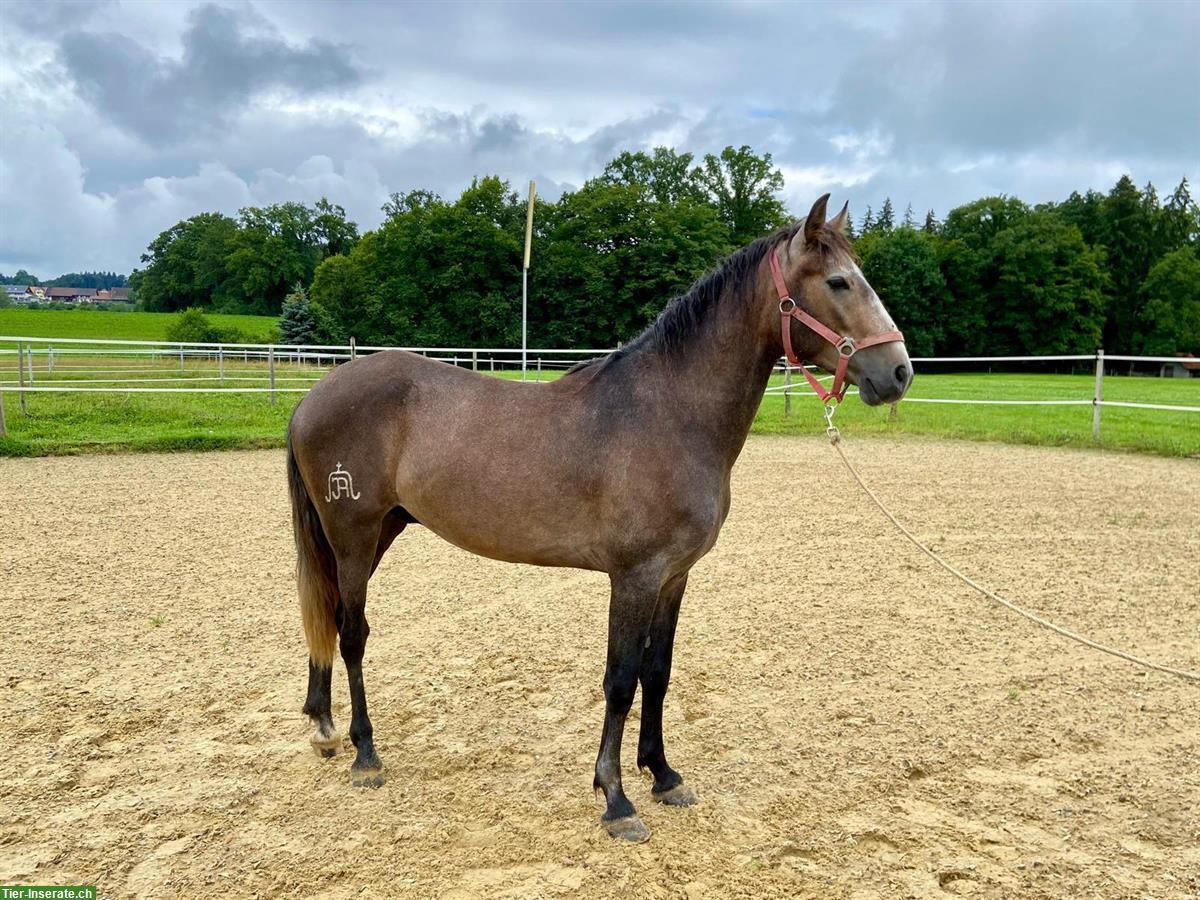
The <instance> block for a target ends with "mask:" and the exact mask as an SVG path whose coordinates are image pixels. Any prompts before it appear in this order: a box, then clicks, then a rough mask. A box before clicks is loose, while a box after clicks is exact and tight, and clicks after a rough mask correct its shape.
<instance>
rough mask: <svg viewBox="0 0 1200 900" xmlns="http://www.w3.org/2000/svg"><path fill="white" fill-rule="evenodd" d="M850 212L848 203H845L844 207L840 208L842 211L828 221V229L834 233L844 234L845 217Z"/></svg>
mask: <svg viewBox="0 0 1200 900" xmlns="http://www.w3.org/2000/svg"><path fill="white" fill-rule="evenodd" d="M849 212H850V201H849V200H847V201H846V205H845V206H843V207H842V211H841V212H840V213H838V214H837V215H836V216H834V217H833V218H832V219H830V220H829V227H830V228H832V229H833V230H834V231H840V232H841V233H842V234H845V233H846V217H847V215H848V214H849Z"/></svg>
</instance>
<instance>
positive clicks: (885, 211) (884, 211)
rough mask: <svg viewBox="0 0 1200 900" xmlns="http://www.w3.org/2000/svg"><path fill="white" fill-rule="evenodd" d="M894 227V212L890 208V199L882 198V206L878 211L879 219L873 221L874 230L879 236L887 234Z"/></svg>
mask: <svg viewBox="0 0 1200 900" xmlns="http://www.w3.org/2000/svg"><path fill="white" fill-rule="evenodd" d="M895 227H896V211H895V210H894V209H893V208H892V198H891V197H884V198H883V206H882V207H881V208H880V210H879V217H878V218H877V219H876V220H875V230H876V231H878V232H879V233H881V234H888V233H890V232H891V230H892V229H893V228H895Z"/></svg>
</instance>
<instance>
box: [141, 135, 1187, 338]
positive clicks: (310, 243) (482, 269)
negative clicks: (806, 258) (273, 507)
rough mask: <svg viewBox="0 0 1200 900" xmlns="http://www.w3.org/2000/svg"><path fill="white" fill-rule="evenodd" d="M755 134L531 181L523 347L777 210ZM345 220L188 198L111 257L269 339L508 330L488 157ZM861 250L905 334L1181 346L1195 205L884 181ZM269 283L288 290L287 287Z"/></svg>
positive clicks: (755, 232) (649, 299)
mask: <svg viewBox="0 0 1200 900" xmlns="http://www.w3.org/2000/svg"><path fill="white" fill-rule="evenodd" d="M782 188H783V177H782V174H781V173H780V171H779V170H778V168H776V167H775V166H774V164H773V162H772V159H771V156H770V154H763V155H758V154H755V153H754V152H753V151H752V150H751V148H749V147H745V146H743V147H741V148H737V149H735V148H733V147H729V148H726V149H725V151H723V152H722V153H721V154H718V155H711V154H710V155H707V156H705V157H703V158H701V159H697V158H695V157H693V156H692V155H691V154H689V153H680V152H677V151H675V150H672V149H669V148H657V149H656V150H654V151H653V152H650V153H646V152H636V153H634V152H625V153H622V154H620V155H619V156H617V157H616V158H615V159H614V160H612V161H611V162H610V163H609V164H608V165H607V166H606V167H605V168H604V170H603V172H602V173H601V174H600V175H599V176H598V177H596V178H593V179H591V180H589V181H587V182H586V183H585V184H584V185H583V186H582V187H581V188H579V189H578V190H576V191H570V192H567V193H565V194H563V195H562V196H561V197H560V198H558V199H557V200H556V201H546V200H538V201H537V206H536V211H535V219H534V223H535V235H534V261H533V267H532V269H531V271H530V288H529V290H530V304H529V341H530V346H534V347H576V348H578V347H611V346H614V345H615V344H616V343H617V342H618V341H625V340H629V339H630V338H632V337H633V336H635V335H636V334H637V333H638V332H639V331H641V330H642V329H643V328H644V327H645V326H646V324H647V323H648V322H650V321H651V320H652V319H653V318H654V317H655V316H656V315H657V314H658V312H659V311H660V310H661V309H662V307H663V306H664V304H665V303H666V302H668V301H669V300H670V299H671V298H672V297H674V296H677V295H678V294H680V293H682V292H683V291H685V290H686V289H687V287H688V286H689V285H690V284H691V283H692V282H693V281H695V279H696V278H698V277H699V276H700V275H702V274H703V273H704V272H705V271H706V270H707V269H708V268H710V267H711V266H712V265H713V264H714V263H715V262H716V261H717V260H719V259H720V258H721V257H723V256H725V255H726V254H728V253H730V252H732V251H733V250H734V249H736V248H737V247H739V246H742V245H743V244H745V243H747V242H749V241H750V240H753V239H754V238H756V237H759V236H760V235H762V234H765V233H768V232H770V231H771V230H773V229H774V228H777V227H779V226H781V225H783V224H785V223H786V222H787V221H789V219H790V216H789V215H788V211H787V210H786V209H785V207H784V204H783V202H782V201H781V199H780V192H781V190H782ZM383 211H384V213H385V215H386V219H385V221H384V222H383V224H382V225H381V226H380V227H379V228H378V229H376V230H374V231H369V232H367V233H366V234H364V235H362V236H360V235H359V234H358V229H357V227H356V226H355V224H354V223H353V222H349V221H347V220H346V218H345V213H344V211H343V210H342V209H341V207H338V206H335V205H333V204H330V203H329V202H328V201H326V200H321V201H319V202H318V203H317V204H316V205H315V206H313V207H307V206H304V205H303V204H297V203H286V204H279V205H276V206H272V207H268V208H266V209H256V208H247V209H244V210H242V211H241V213H240V214H239V217H238V218H237V219H231V218H229V217H226V216H222V215H220V214H216V213H205V214H202V215H200V216H195V217H193V218H192V219H188V220H187V221H185V222H180V223H179V224H178V225H176V226H175V227H174V228H172V229H169V230H168V231H166V232H163V234H161V235H160V236H159V237H158V238H157V239H156V240H155V241H154V242H153V243H152V244H151V245H150V247H149V248H148V251H147V253H146V254H145V255H144V256H143V262H144V263H145V267H144V268H142V269H140V270H137V271H135V272H134V274H133V275H132V276H131V278H130V283H131V285H132V286H133V287H134V289H135V292H136V293H135V296H136V297H137V299H138V301H139V304H140V306H141V308H145V309H187V308H191V307H198V308H202V309H211V310H214V311H220V312H251V313H260V314H269V315H279V314H281V313H282V318H281V323H280V330H281V334H282V336H283V339H284V340H295V341H305V340H307V341H320V342H326V341H328V342H337V343H342V342H345V341H347V340H348V339H349V338H350V337H354V338H356V339H357V340H358V341H359V342H360V343H372V344H391V345H407V346H459V347H469V346H502V347H503V346H507V347H511V346H516V345H518V344H519V343H520V327H521V326H520V306H521V300H520V269H521V256H522V245H523V240H524V236H523V233H524V222H525V200H524V198H522V197H520V196H519V195H518V194H517V193H516V192H515V191H513V190H512V189H511V187H510V186H509V184H508V183H507V182H505V181H502V180H501V179H499V178H496V177H491V176H489V177H483V178H477V179H475V180H474V181H473V182H472V183H471V185H470V186H469V187H467V188H466V189H465V190H464V191H463V192H462V194H461V195H460V196H459V197H458V198H457V199H453V200H449V199H444V198H442V197H439V196H437V195H436V194H434V193H431V192H429V191H424V190H416V191H412V192H409V193H406V194H393V195H391V197H390V198H389V199H388V200H387V202H386V203H385V204H384V206H383ZM853 230H854V232H855V233H854V235H853V240H854V244H855V249H856V252H857V253H858V255H859V257H860V260H861V264H862V268H863V271H864V273H865V274H866V276H867V278H868V280H870V282H871V283H872V284H873V285H874V286H875V288H876V290H877V291H878V292H879V294H880V296H881V297H882V299H883V301H884V303H885V304H886V305H887V306H888V308H889V310H891V312H892V313H893V315H894V317H895V319H896V321H897V323H898V324H899V326H900V327H901V328H902V329H903V330H904V332H905V335H906V337H907V339H908V344H909V348H910V351H911V352H912V353H913V354H914V355H931V354H945V355H964V354H1047V353H1090V352H1092V351H1093V350H1095V349H1096V348H1097V347H1100V346H1104V347H1106V348H1108V349H1109V350H1110V352H1133V353H1151V354H1156V355H1157V354H1167V353H1174V352H1179V351H1193V352H1200V255H1198V250H1200V210H1198V209H1197V205H1196V203H1195V201H1194V200H1193V199H1192V197H1191V194H1190V188H1189V185H1188V183H1187V180H1186V179H1184V180H1182V181H1181V182H1180V183H1179V185H1178V186H1177V187H1176V188H1175V189H1174V190H1173V191H1172V192H1171V194H1170V195H1169V196H1168V197H1167V198H1166V200H1165V201H1163V200H1160V198H1159V196H1158V193H1157V191H1156V190H1155V188H1154V186H1153V185H1146V187H1145V188H1142V189H1139V188H1138V187H1137V186H1136V185H1135V184H1134V183H1133V181H1132V180H1131V179H1130V178H1129V177H1128V176H1123V177H1122V178H1121V179H1120V180H1118V181H1117V183H1116V184H1115V185H1114V186H1113V187H1112V189H1111V190H1110V191H1108V192H1107V193H1099V192H1096V191H1088V192H1087V193H1084V194H1079V193H1072V194H1071V195H1070V196H1069V197H1067V198H1066V199H1065V200H1063V201H1061V202H1056V203H1044V204H1039V205H1036V206H1031V205H1029V204H1026V203H1024V202H1022V201H1021V200H1019V199H1017V198H1014V197H1005V196H1000V197H985V198H982V199H980V200H976V201H973V202H971V203H967V204H964V205H962V206H959V207H957V208H955V209H953V210H951V211H950V212H949V213H947V214H946V216H945V218H944V219H938V218H937V216H935V215H934V213H933V212H932V211H929V212H927V213H926V214H925V215H924V216H923V217H922V219H921V220H920V221H918V220H917V219H916V218H914V216H913V214H912V210H911V208H910V209H909V210H907V211H906V212H905V213H904V215H903V216H902V217H901V218H900V219H899V221H897V215H896V212H895V210H894V208H893V206H892V203H891V201H890V199H889V200H885V202H884V203H883V205H882V207H880V209H879V210H878V212H876V211H874V210H871V209H868V210H867V211H866V212H865V214H864V215H863V216H862V217H861V218H860V219H859V221H858V222H857V223H856V227H854V228H853ZM285 301H286V303H285Z"/></svg>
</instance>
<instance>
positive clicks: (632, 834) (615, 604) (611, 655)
mask: <svg viewBox="0 0 1200 900" xmlns="http://www.w3.org/2000/svg"><path fill="white" fill-rule="evenodd" d="M610 578H611V581H612V598H611V600H610V601H609V607H608V665H607V666H606V668H605V670H604V700H605V706H604V732H603V734H602V735H601V736H600V753H599V754H598V755H597V757H596V780H595V782H594V785H595V788H596V789H597V790H599V791H603V792H604V801H605V804H606V807H607V808H606V809H605V810H604V815H603V816H602V817H601V821H602V822H603V823H604V826H605V828H607V829H608V833H609V834H611V835H612V836H613V837H620V838H625V839H626V840H629V841H635V842H641V841H644V840H647V839H648V838H649V837H650V829H648V828H647V827H646V826H645V825H644V824H643V823H642V820H641V819H639V818H638V817H637V813H636V812H635V810H634V808H633V804H632V803H630V802H629V798H628V797H626V796H625V790H624V788H623V787H622V786H621V737H622V735H623V734H624V733H625V717H626V716H627V715H628V714H629V708H630V707H631V706H632V705H633V694H634V691H636V690H637V681H638V671H639V670H640V668H641V661H642V650H643V648H644V647H645V644H646V637H647V635H648V634H649V629H650V622H651V620H652V619H653V617H654V607H655V605H656V604H657V602H658V594H659V588H660V583H659V578H658V572H657V571H655V572H653V573H649V572H646V571H644V570H639V571H637V572H630V573H620V574H617V573H613V574H611V575H610Z"/></svg>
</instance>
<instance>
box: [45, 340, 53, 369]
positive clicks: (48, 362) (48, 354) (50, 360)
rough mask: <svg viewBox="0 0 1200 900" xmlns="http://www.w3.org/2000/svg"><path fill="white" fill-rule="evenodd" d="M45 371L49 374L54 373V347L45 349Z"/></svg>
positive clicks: (50, 346) (49, 346)
mask: <svg viewBox="0 0 1200 900" xmlns="http://www.w3.org/2000/svg"><path fill="white" fill-rule="evenodd" d="M46 369H47V371H49V372H53V371H54V345H52V344H51V345H48V346H47V347H46Z"/></svg>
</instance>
